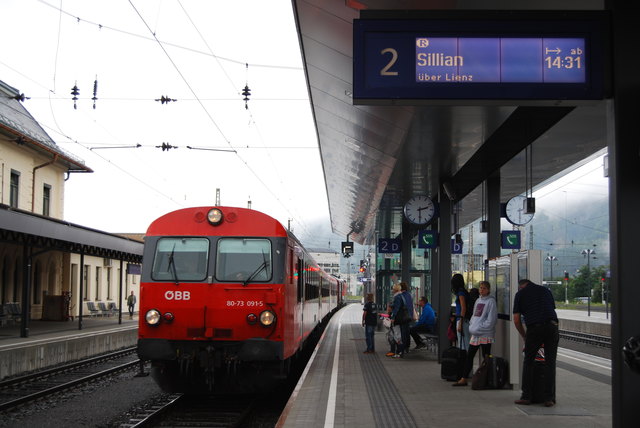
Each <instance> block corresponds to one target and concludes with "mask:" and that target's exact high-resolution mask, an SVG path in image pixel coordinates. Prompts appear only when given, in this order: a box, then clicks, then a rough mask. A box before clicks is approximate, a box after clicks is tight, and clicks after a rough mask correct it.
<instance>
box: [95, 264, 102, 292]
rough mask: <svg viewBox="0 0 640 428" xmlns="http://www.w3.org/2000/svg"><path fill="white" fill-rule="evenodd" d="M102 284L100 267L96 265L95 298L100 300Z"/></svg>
mask: <svg viewBox="0 0 640 428" xmlns="http://www.w3.org/2000/svg"><path fill="white" fill-rule="evenodd" d="M101 286H102V269H101V268H99V267H96V300H100V287H101Z"/></svg>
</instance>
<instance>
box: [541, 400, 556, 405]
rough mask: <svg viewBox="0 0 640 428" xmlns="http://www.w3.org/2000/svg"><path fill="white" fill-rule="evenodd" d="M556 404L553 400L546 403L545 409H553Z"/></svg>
mask: <svg viewBox="0 0 640 428" xmlns="http://www.w3.org/2000/svg"><path fill="white" fill-rule="evenodd" d="M555 405H556V403H555V402H554V401H553V400H547V401H545V402H544V407H553V406H555Z"/></svg>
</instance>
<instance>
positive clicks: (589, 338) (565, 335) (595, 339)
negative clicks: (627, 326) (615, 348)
mask: <svg viewBox="0 0 640 428" xmlns="http://www.w3.org/2000/svg"><path fill="white" fill-rule="evenodd" d="M559 333H560V339H565V340H569V341H572V342H579V343H584V344H587V345H592V346H598V347H601V348H611V338H610V337H607V336H599V335H597V334H589V333H580V332H577V331H568V330H560V331H559Z"/></svg>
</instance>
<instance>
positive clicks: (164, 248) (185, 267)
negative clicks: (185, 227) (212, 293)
mask: <svg viewBox="0 0 640 428" xmlns="http://www.w3.org/2000/svg"><path fill="white" fill-rule="evenodd" d="M208 260H209V240H208V239H207V238H193V237H190V238H160V239H159V240H158V243H157V244H156V252H155V255H154V257H153V267H152V270H151V278H152V279H153V280H155V281H204V279H205V278H206V276H207V265H208Z"/></svg>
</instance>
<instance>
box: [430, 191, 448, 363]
mask: <svg viewBox="0 0 640 428" xmlns="http://www.w3.org/2000/svg"><path fill="white" fill-rule="evenodd" d="M451 207H452V202H451V201H450V200H449V198H448V197H447V196H446V195H445V192H444V190H442V191H441V192H440V219H439V226H440V227H439V236H440V242H439V245H438V257H437V261H436V262H435V263H433V264H432V268H433V270H434V271H436V272H437V275H436V277H435V278H433V279H434V281H433V283H432V292H433V300H434V301H433V305H432V306H433V307H434V308H436V311H437V313H438V348H439V349H447V348H448V347H449V339H448V338H447V327H449V312H450V311H451ZM438 360H440V355H438Z"/></svg>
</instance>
